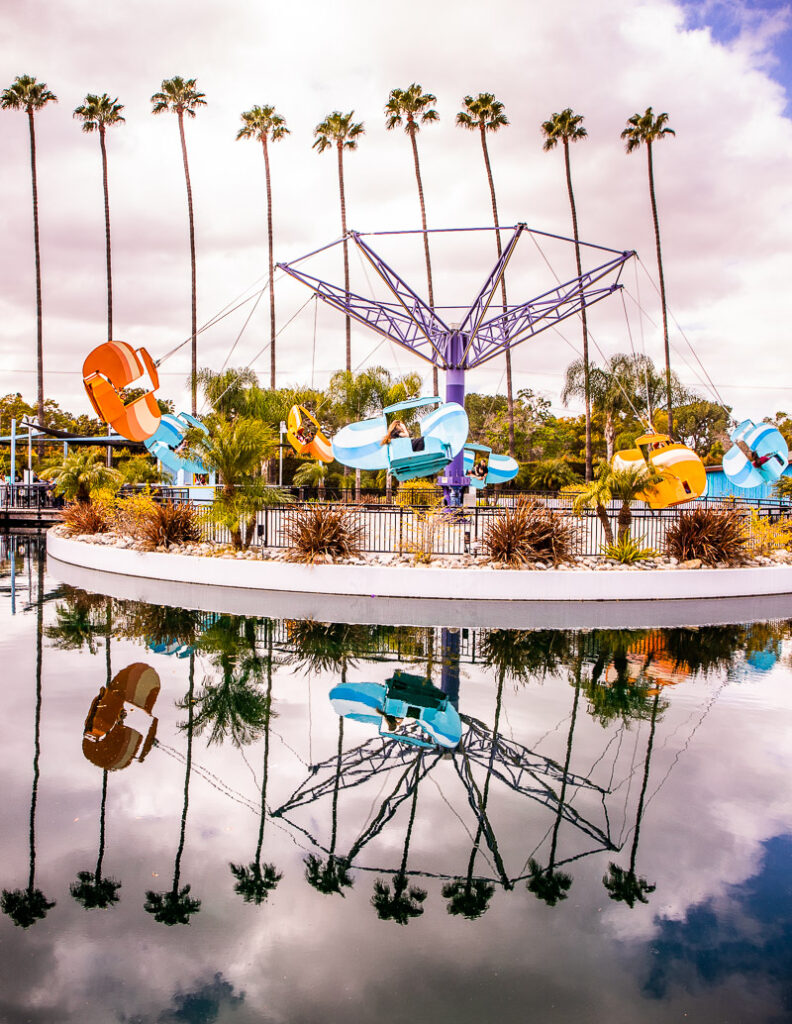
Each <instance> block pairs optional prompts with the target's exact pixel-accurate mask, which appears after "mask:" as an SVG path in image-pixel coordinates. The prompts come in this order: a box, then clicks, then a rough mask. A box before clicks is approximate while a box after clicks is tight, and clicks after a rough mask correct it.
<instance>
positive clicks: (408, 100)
mask: <svg viewBox="0 0 792 1024" xmlns="http://www.w3.org/2000/svg"><path fill="white" fill-rule="evenodd" d="M436 102H437V97H436V96H433V95H432V94H431V93H430V92H426V93H425V92H422V91H421V86H420V85H418V84H417V82H413V83H412V85H411V86H409V87H408V88H407V89H391V92H390V96H389V97H388V102H387V103H386V104H385V127H386V128H387V129H388V131H391V130H392V129H393V128H398V127H399V126H400V125H401V124H402V122H404V130H405V132H407V135H408V136H409V137H410V143H411V145H412V153H413V163H414V165H415V181H416V184H417V185H418V202H419V203H420V206H421V226H422V228H423V240H424V254H425V256H426V283H427V286H428V289H429V305H430V306H432V307H433V306H434V287H433V285H432V260H431V257H430V255H429V235H428V234H427V232H426V203H425V202H424V191H423V182H422V180H421V165H420V163H419V161H418V140H417V138H416V136H417V134H418V132H419V131H420V127H421V125H422V124H427V123H431V122H432V121H438V120H439V119H440V115H439V114H438V113H437V111H436V110H435V109H434V107H432V104H433V103H436ZM432 387H433V389H434V394H437V387H438V382H437V364H436V363H433V364H432Z"/></svg>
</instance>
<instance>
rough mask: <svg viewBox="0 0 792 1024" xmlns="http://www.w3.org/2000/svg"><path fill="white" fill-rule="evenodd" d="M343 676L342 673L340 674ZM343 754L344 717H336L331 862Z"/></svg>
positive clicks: (335, 832) (336, 825) (333, 850)
mask: <svg viewBox="0 0 792 1024" xmlns="http://www.w3.org/2000/svg"><path fill="white" fill-rule="evenodd" d="M342 674H343V673H342ZM343 752H344V716H343V715H339V716H338V753H337V754H336V774H335V782H334V783H333V808H332V812H331V813H332V817H331V822H330V853H329V855H328V856H329V857H330V859H331V860H332V859H333V857H334V856H335V849H336V841H337V840H338V789H339V786H340V784H341V757H342V754H343Z"/></svg>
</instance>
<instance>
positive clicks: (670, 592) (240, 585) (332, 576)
mask: <svg viewBox="0 0 792 1024" xmlns="http://www.w3.org/2000/svg"><path fill="white" fill-rule="evenodd" d="M47 551H48V553H49V554H50V555H51V556H52V557H53V558H55V559H57V560H58V561H60V562H65V563H66V564H68V565H76V566H81V567H83V568H85V569H90V570H95V571H97V572H108V573H115V574H118V575H121V576H132V577H138V578H142V579H146V580H161V581H163V582H176V583H188V584H198V585H201V586H210V587H211V586H216V587H231V588H236V589H245V590H252V591H263V592H269V591H281V592H283V591H286V592H292V593H302V594H321V595H328V596H333V595H349V596H356V597H365V598H372V597H377V598H380V597H392V598H432V599H449V598H450V599H452V600H456V601H467V600H470V601H476V602H481V601H501V602H503V601H531V602H551V601H564V602H570V601H571V602H579V601H619V602H623V601H657V600H662V601H673V600H678V599H691V598H727V597H749V596H750V597H754V596H764V595H775V594H792V566H764V567H761V568H746V569H676V570H644V571H635V570H619V569H614V570H611V571H607V572H596V571H592V570H585V569H571V570H555V569H548V570H545V571H543V572H542V571H539V572H536V571H529V570H522V571H521V570H505V569H493V568H490V567H482V568H479V569H435V568H432V567H431V566H404V567H401V566H376V565H315V566H306V565H296V564H292V563H288V562H269V561H258V560H255V561H253V560H246V559H227V558H201V557H198V556H195V555H178V554H165V553H162V552H147V553H143V552H139V551H130V550H127V549H124V548H114V547H110V546H105V545H100V544H90V543H85V542H82V541H76V540H70V539H67V538H65V537H59V536H56V535H55V534H53V533H52V532H50V533H49V534H48V535H47ZM328 611H329V612H332V607H330V608H329V609H328ZM790 613H791V614H792V606H791V608H790Z"/></svg>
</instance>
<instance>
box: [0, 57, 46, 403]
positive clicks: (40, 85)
mask: <svg viewBox="0 0 792 1024" xmlns="http://www.w3.org/2000/svg"><path fill="white" fill-rule="evenodd" d="M57 102H58V97H57V96H56V95H55V94H54V93H52V92H50V90H49V89H48V88H47V83H46V82H37V81H36V79H35V78H33V77H32V76H31V75H17V77H16V78H15V79H14V82H13V84H12V85H9V87H8V88H7V89H3V93H2V96H0V106H1V107H2V108H3V110H24V111H25V113H26V114H27V116H28V128H29V129H30V177H31V182H32V186H33V250H34V253H35V260H36V403H37V406H36V408H37V415H38V420H39V423H45V422H46V420H45V418H44V342H43V333H44V332H43V320H42V311H41V249H40V246H39V219H38V180H37V176H36V127H35V123H34V116H35V114H36V111H38V110H41V109H42V108H43V107H45V106H46V105H47V104H48V103H57Z"/></svg>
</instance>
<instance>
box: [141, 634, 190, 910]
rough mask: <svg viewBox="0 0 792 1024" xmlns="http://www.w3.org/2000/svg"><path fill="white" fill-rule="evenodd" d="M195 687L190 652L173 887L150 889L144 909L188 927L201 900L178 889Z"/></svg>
mask: <svg viewBox="0 0 792 1024" xmlns="http://www.w3.org/2000/svg"><path fill="white" fill-rule="evenodd" d="M194 684H195V654H194V653H192V652H190V685H189V689H188V690H187V699H186V702H185V703H186V706H187V758H186V760H185V769H184V804H183V805H182V816H181V831H180V833H179V847H178V850H177V851H176V860H175V861H174V864H173V885H172V886H171V888H170V889H169V890H168V891H167V892H154V891H153V890H151V889H149V890H148V892H147V893H146V902H145V903H144V904H143V909H144V910H145V911H146V913H148V914H153V915H154V920H155V921H158V922H159V923H160V924H167V925H174V924H189V923H190V917H191V915H192V914H197V913H198V911H199V910H200V909H201V901H200V900H199V899H196V898H195V897H194V896H191V895H190V886H189V885H185V886H184V887H183V888H181V889H180V888H179V881H180V879H181V859H182V854H183V853H184V837H185V832H186V829H187V809H188V807H189V803H190V772H191V770H192V740H193V692H194Z"/></svg>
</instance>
